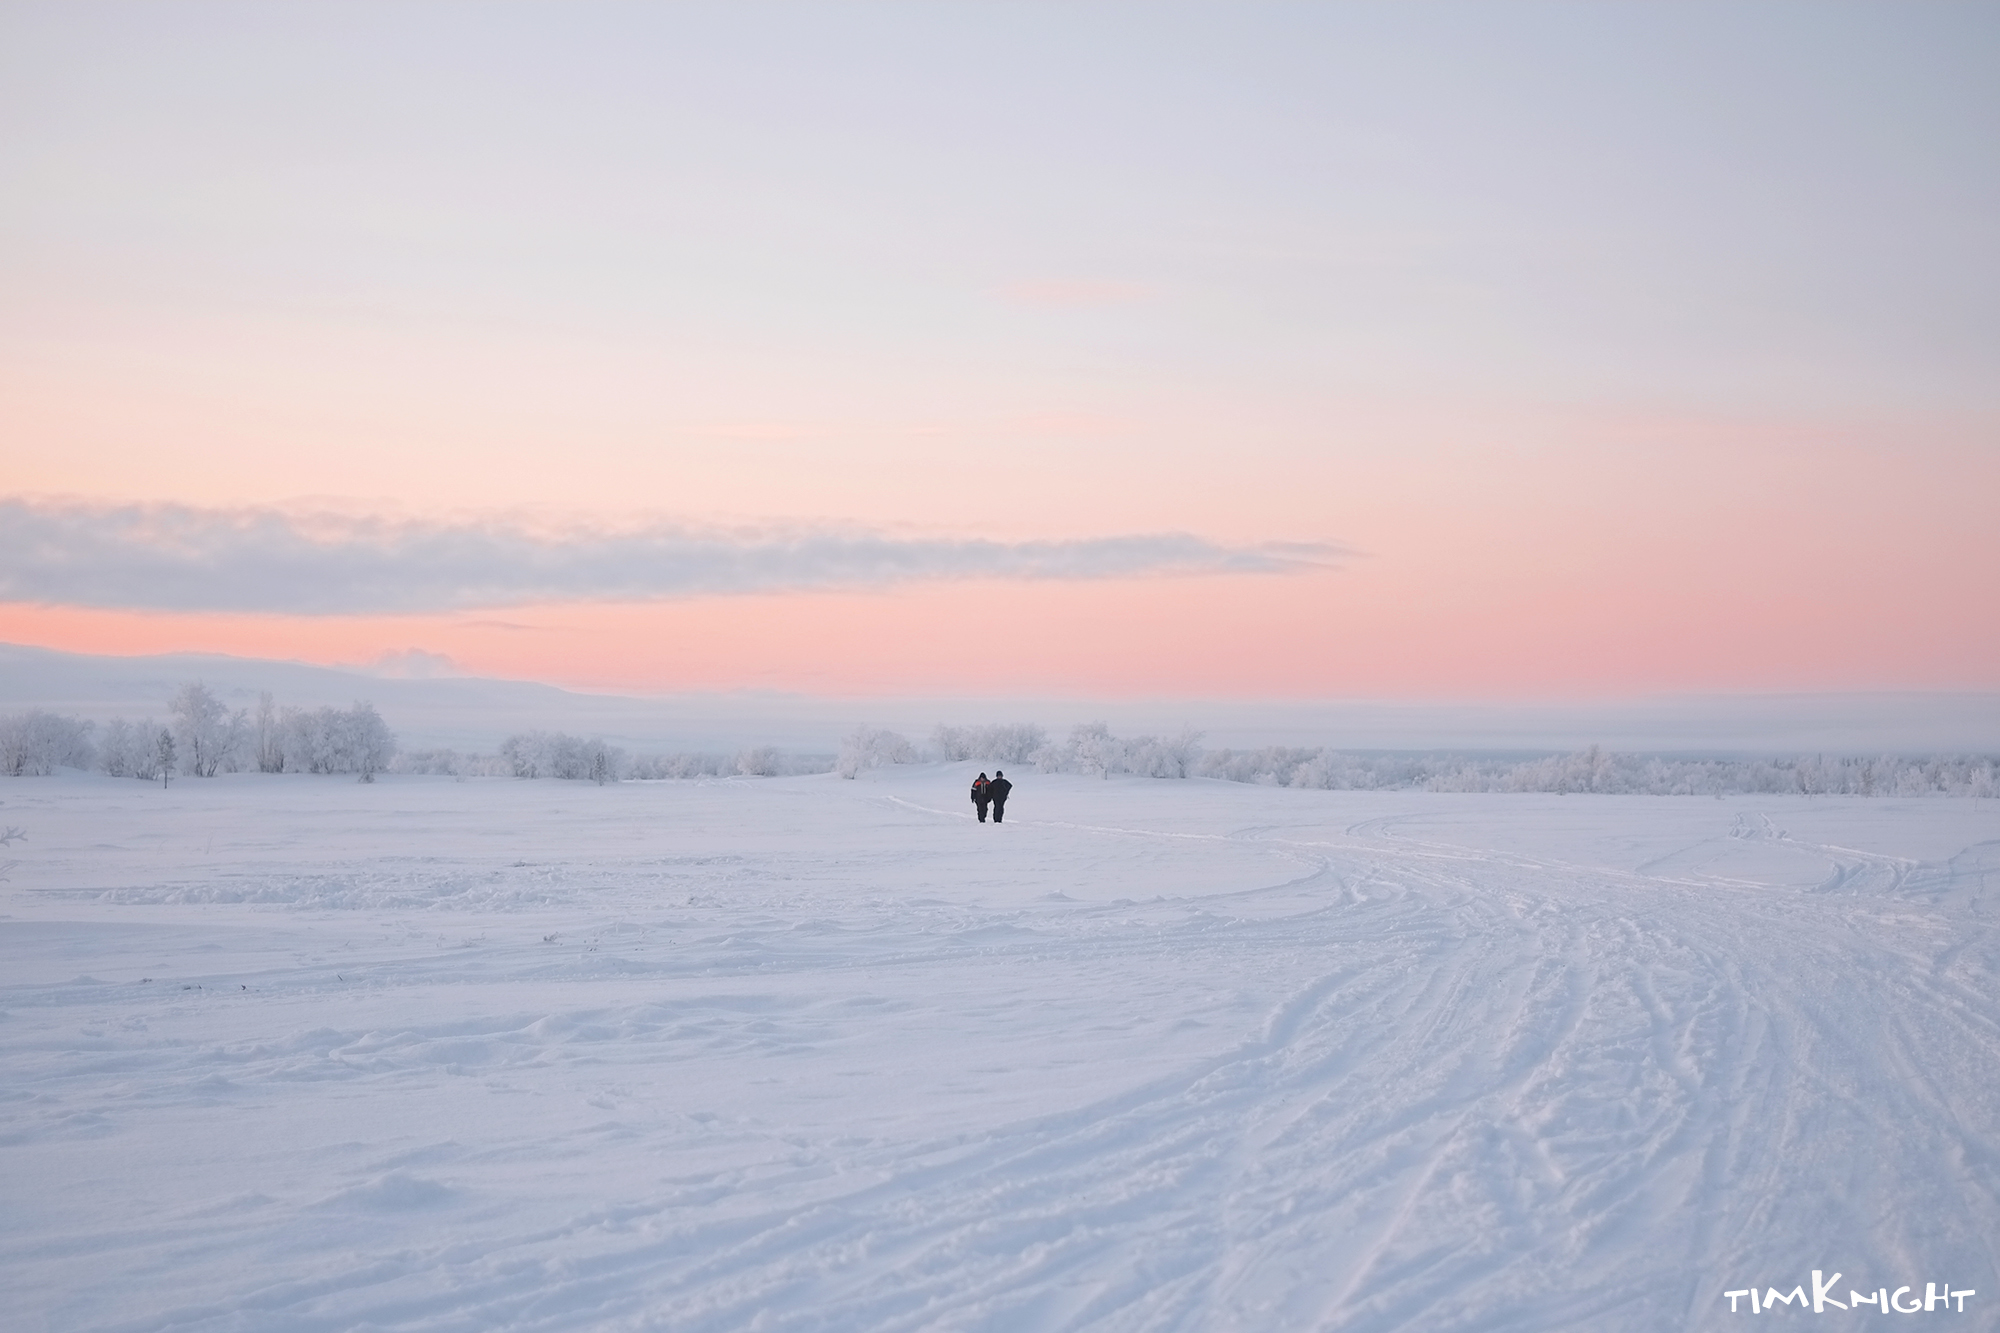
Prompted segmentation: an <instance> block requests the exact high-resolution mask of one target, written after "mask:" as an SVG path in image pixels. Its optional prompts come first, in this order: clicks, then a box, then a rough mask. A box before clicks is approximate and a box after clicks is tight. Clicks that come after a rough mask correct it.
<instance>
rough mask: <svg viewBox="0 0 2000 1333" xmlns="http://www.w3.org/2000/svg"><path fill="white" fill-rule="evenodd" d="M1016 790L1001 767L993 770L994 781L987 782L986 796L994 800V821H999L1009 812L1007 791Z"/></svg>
mask: <svg viewBox="0 0 2000 1333" xmlns="http://www.w3.org/2000/svg"><path fill="white" fill-rule="evenodd" d="M1012 790H1014V784H1013V783H1011V782H1009V781H1007V775H1006V774H1005V773H1002V772H1001V771H1000V770H999V769H997V768H996V769H994V770H993V781H991V782H989V783H987V784H986V798H987V799H988V800H990V801H992V802H993V822H994V823H996V824H997V823H999V822H1000V821H1001V820H1002V819H1003V818H1005V817H1006V814H1007V793H1008V792H1010V791H1012Z"/></svg>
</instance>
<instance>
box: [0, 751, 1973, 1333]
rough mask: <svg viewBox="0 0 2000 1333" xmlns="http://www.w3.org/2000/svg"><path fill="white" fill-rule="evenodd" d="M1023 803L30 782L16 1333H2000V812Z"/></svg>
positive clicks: (1589, 800)
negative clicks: (579, 1332) (1961, 1306)
mask: <svg viewBox="0 0 2000 1333" xmlns="http://www.w3.org/2000/svg"><path fill="white" fill-rule="evenodd" d="M975 768H976V766H975V765H948V766H912V767H907V768H895V769H885V770H879V771H876V772H873V773H869V774H866V775H864V777H863V778H862V779H861V780H859V781H855V782H844V781H841V780H839V779H837V778H833V777H830V776H822V777H811V778H787V779H770V780H739V781H726V782H708V783H694V782H673V783H649V784H622V785H614V786H609V787H603V788H598V787H593V786H588V785H582V784H558V783H547V782H542V783H520V782H512V781H507V780H474V781H468V782H462V783H459V782H452V781H450V780H447V779H414V778H398V779H388V780H384V781H382V782H378V783H377V784H374V785H372V786H364V785H361V784H357V783H354V782H352V781H351V780H348V781H342V780H337V779H315V778H298V777H281V778H269V777H262V776H255V775H241V776H237V777H225V778H219V779H216V780H213V781H205V782H195V781H186V782H181V783H177V784H176V785H175V786H174V787H173V788H172V789H170V790H168V791H164V792H163V791H161V790H160V789H159V788H157V787H146V786H143V785H141V784H139V783H136V782H130V781H116V780H111V779H102V778H85V777H81V776H75V775H71V776H65V777H61V778H55V779H43V780H21V781H17V782H13V783H9V784H6V786H5V789H4V791H0V799H4V800H5V802H6V805H5V808H4V812H0V813H4V815H5V822H8V823H13V824H19V825H21V826H23V827H25V828H26V829H27V830H28V832H29V835H30V841H29V842H28V843H26V844H17V845H16V847H15V848H14V849H13V852H14V855H13V859H15V860H17V861H18V862H19V864H18V865H17V866H16V867H15V869H14V870H13V872H12V875H11V878H10V880H9V881H8V882H7V883H6V884H4V885H0V912H4V916H0V1075H4V1076H3V1077H0V1273H4V1275H5V1281H6V1289H7V1291H8V1293H9V1295H8V1301H9V1305H10V1307H11V1309H12V1311H13V1314H12V1315H10V1318H19V1319H21V1320H23V1321H25V1322H24V1324H23V1325H22V1326H24V1327H28V1328H47V1329H52V1330H53V1329H61V1330H71V1329H98V1330H110V1329H132V1330H138V1329H147V1330H154V1329H201V1330H224V1329H230V1330H235V1329H243V1330H251V1329H254V1330H291V1329H298V1330H306V1329H314V1330H318V1329H329V1330H330V1329H360V1328H394V1329H423V1330H432V1329H436V1330H446V1329H452V1330H456V1329H466V1330H473V1329H500V1328H506V1329H537V1330H540V1329H550V1330H554V1329H598V1328H621V1329H623V1328H633V1329H639V1328H657V1329H674V1330H690V1329H692V1330H707V1329H715V1330H722V1329H749V1328H757V1329H854V1330H877V1329H881V1330H898V1329H911V1330H915V1329H981V1330H996V1331H997V1330H1009V1331H1010V1333H1011V1331H1013V1330H1042V1329H1048V1330H1055V1329H1085V1328H1088V1329H1107V1330H1109V1329H1118V1330H1125V1329H1132V1330H1137V1329H1177V1330H1210V1329H1217V1330H1227V1329H1244V1330H1250V1329H1258V1330H1285V1329H1319V1328H1326V1329H1343V1330H1346V1329H1355V1330H1361V1329H1367V1330H1377V1329H1380V1330H1386V1329H1426V1330H1431V1329H1480V1330H1492V1329H1521V1330H1530V1329H1535V1330H1541V1329H1565V1328H1575V1329H1632V1330H1641V1329H1644V1330H1653V1329H1659V1330H1667V1329H1700V1328H1712V1327H1717V1326H1719V1325H1721V1324H1722V1322H1723V1321H1724V1320H1727V1319H1730V1318H1731V1316H1730V1315H1729V1314H1728V1313H1727V1311H1728V1302H1727V1301H1726V1300H1724V1299H1723V1297H1722V1294H1721V1293H1722V1292H1723V1291H1725V1290H1730V1289H1737V1288H1742V1287H1745V1286H1749V1285H1756V1286H1758V1287H1759V1288H1760V1289H1761V1288H1762V1287H1764V1286H1766V1285H1771V1286H1776V1287H1777V1288H1778V1289H1779V1290H1781V1291H1788V1290H1789V1289H1790V1288H1791V1287H1792V1286H1793V1285H1794V1284H1795V1283H1801V1282H1806V1283H1809V1281H1810V1279H1809V1277H1808V1274H1809V1272H1810V1270H1812V1269H1815V1268H1817V1269H1822V1270H1824V1271H1825V1272H1827V1273H1829V1274H1830V1273H1832V1272H1834V1271H1836V1270H1838V1271H1841V1272H1843V1273H1844V1274H1845V1275H1846V1276H1845V1279H1844V1280H1843V1282H1842V1283H1841V1284H1839V1286H1840V1288H1841V1290H1842V1292H1843V1299H1844V1292H1845V1290H1846V1288H1848V1287H1850V1286H1851V1287H1855V1288H1862V1289H1865V1290H1873V1289H1874V1288H1876V1287H1879V1286H1883V1285H1885V1284H1886V1285H1887V1286H1889V1287H1891V1288H1894V1287H1897V1286H1901V1285H1903V1284H1906V1283H1914V1284H1915V1285H1916V1287H1917V1289H1918V1290H1919V1291H1921V1290H1922V1288H1923V1284H1924V1283H1925V1282H1926V1281H1934V1282H1949V1283H1950V1284H1951V1285H1952V1286H1953V1287H1957V1288H1967V1287H1969V1288H1974V1289H1977V1290H1978V1291H1979V1292H1980V1293H1981V1295H1979V1296H1977V1297H1974V1298H1973V1299H1972V1300H1971V1301H1970V1302H1968V1306H1967V1310H1966V1312H1965V1313H1964V1314H1963V1315H1958V1314H1954V1315H1953V1316H1952V1319H1953V1321H1954V1326H1962V1327H1966V1328H1993V1327H2000V1324H1996V1322H1995V1320H1994V1318H1993V1314H1992V1312H1993V1311H1994V1310H1996V1309H2000V1277H1997V1276H1996V1272H1995V1270H1996V1267H1997V1266H2000V1265H1996V1251H2000V1078H1996V1076H1995V1071H1996V1070H2000V1059H1997V1058H1996V1057H2000V998H1996V997H2000V985H1996V968H1995V964H1996V947H1995V946H1996V936H1995V930H1994V907H1995V902H1996V897H1995V895H1996V891H2000V811H1996V809H1995V808H1994V807H1993V805H1992V804H1991V803H1987V802H1975V801H1969V800H1946V799H1928V800H1907V801H1893V800H1867V799H1861V798H1834V799H1821V800H1816V801H1807V800H1804V799H1800V798H1772V797H1757V798H1738V799H1729V800H1715V799H1712V798H1689V799H1682V798H1660V797H1631V798H1627V797H1578V796H1571V797H1555V796H1495V795H1472V796H1445V795H1437V794H1428V793H1356V792H1319V791H1296V790H1285V789H1271V788H1259V787H1246V786H1242V785H1238V784H1225V783H1214V782H1156V781H1146V780H1133V779H1126V780H1113V781H1110V782H1100V781H1095V780H1091V779H1085V778H1076V777H1061V776H1043V775H1037V774H1027V775H1025V778H1024V779H1023V780H1022V781H1021V784H1020V787H1019V789H1018V790H1017V792H1016V796H1015V799H1014V801H1013V802H1012V803H1010V807H1009V811H1008V822H1007V823H1006V824H1005V825H1003V826H1000V827H998V828H995V827H993V826H990V825H989V826H984V827H982V826H979V825H976V824H974V823H973V822H972V818H971V807H970V804H969V803H968V802H966V801H965V799H964V796H963V792H964V788H965V786H966V783H967V781H968V780H969V778H970V775H971V773H972V772H973V771H974V769H975ZM1833 1314H1834V1312H1831V1311H1829V1315H1828V1316H1827V1317H1831V1316H1833ZM1743 1317H1746V1318H1747V1317H1748V1315H1747V1313H1746V1314H1745V1315H1744V1316H1743ZM1870 1317H1871V1315H1869V1314H1867V1313H1859V1312H1848V1313H1846V1314H1844V1315H1840V1316H1839V1318H1840V1319H1841V1320H1844V1321H1848V1322H1859V1321H1863V1320H1866V1319H1869V1318H1870ZM1873 1317H1880V1316H1873Z"/></svg>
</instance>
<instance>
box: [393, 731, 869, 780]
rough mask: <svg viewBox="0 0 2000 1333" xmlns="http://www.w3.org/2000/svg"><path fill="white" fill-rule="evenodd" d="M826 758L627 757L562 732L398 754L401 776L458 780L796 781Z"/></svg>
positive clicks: (779, 754)
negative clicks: (475, 748)
mask: <svg viewBox="0 0 2000 1333" xmlns="http://www.w3.org/2000/svg"><path fill="white" fill-rule="evenodd" d="M832 766H833V765H832V763H831V761H830V760H828V759H826V758H825V757H823V756H820V755H797V754H789V753H787V752H785V751H783V750H779V749H777V748H776V747H774V746H768V745H760V746H752V747H750V748H748V749H744V750H738V751H736V752H735V753H733V754H713V753H698V754H697V753H686V754H639V755H634V754H627V753H626V752H625V751H624V750H623V749H621V748H619V747H618V746H616V745H611V744H608V743H606V742H605V741H603V740H601V739H598V738H594V737H583V736H572V735H570V734H569V733H567V732H562V731H521V732H516V733H515V734H513V735H512V736H509V737H508V738H507V739H506V740H504V741H502V742H500V749H499V752H498V753H497V754H463V753H460V752H459V751H457V750H418V751H412V752H409V753H405V754H401V755H398V756H397V758H396V762H395V765H394V767H395V770H396V771H397V772H399V773H436V774H448V775H450V776H454V777H461V778H464V777H515V778H561V779H568V780H572V781H584V782H597V783H606V782H622V781H626V780H628V779H631V780H639V781H653V780H658V779H663V778H723V777H739V776H740V777H763V778H769V777H790V776H793V775H796V774H802V773H824V772H826V771H827V770H828V769H829V768H831V767H832Z"/></svg>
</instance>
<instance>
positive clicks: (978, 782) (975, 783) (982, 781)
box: [972, 773, 992, 824]
mask: <svg viewBox="0 0 2000 1333" xmlns="http://www.w3.org/2000/svg"><path fill="white" fill-rule="evenodd" d="M986 790H987V783H986V775H985V774H984V773H981V774H980V775H979V776H978V777H976V778H974V779H973V780H972V808H973V809H975V810H977V811H978V812H979V822H980V823H982V824H984V823H985V822H986V803H987V802H988V801H989V800H991V799H992V797H990V796H988V795H987V794H986Z"/></svg>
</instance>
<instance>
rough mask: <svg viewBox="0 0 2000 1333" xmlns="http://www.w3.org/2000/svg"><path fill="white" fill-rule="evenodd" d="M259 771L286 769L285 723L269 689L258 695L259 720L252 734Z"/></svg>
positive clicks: (270, 771) (275, 771)
mask: <svg viewBox="0 0 2000 1333" xmlns="http://www.w3.org/2000/svg"><path fill="white" fill-rule="evenodd" d="M251 740H252V745H253V747H254V749H255V750H256V759H257V771H258V772H259V773H282V772H284V771H285V725H284V719H283V718H282V717H281V716H279V713H278V705H277V701H276V700H275V699H273V698H272V697H271V692H270V691H269V690H266V691H264V692H263V693H262V694H260V695H258V696H257V722H256V726H255V728H254V730H253V731H252V735H251Z"/></svg>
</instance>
